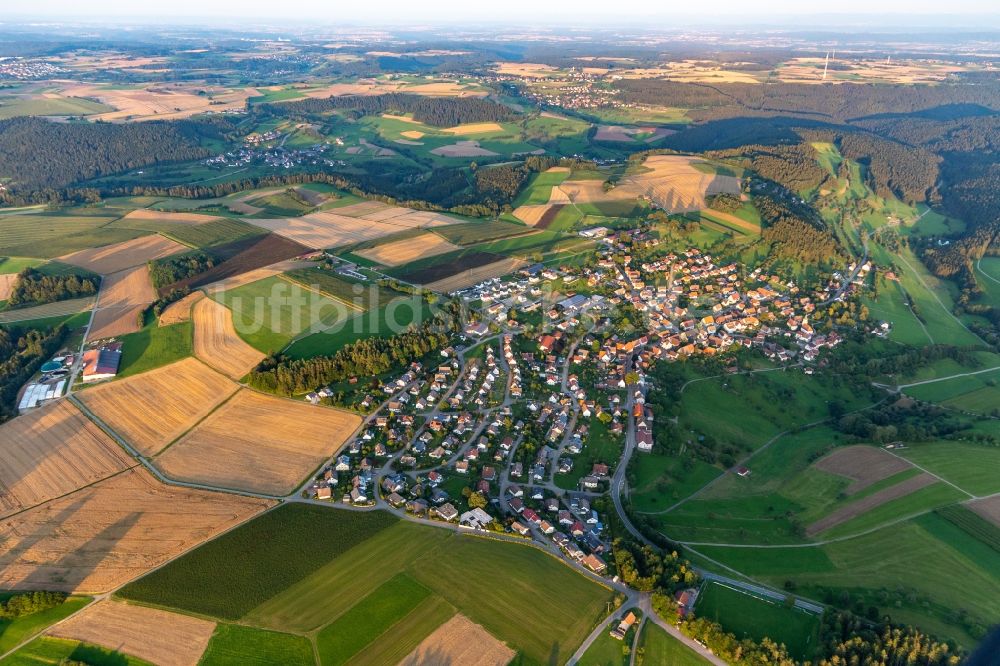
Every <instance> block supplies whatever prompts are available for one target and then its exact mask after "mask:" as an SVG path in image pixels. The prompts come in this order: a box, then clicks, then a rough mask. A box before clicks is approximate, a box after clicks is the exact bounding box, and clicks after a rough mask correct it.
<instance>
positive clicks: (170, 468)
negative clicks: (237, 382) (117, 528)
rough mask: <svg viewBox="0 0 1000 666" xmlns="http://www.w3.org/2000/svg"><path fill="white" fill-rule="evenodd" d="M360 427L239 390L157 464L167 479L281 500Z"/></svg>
mask: <svg viewBox="0 0 1000 666" xmlns="http://www.w3.org/2000/svg"><path fill="white" fill-rule="evenodd" d="M360 423H361V418H360V417H359V416H357V415H355V414H352V413H350V412H345V411H340V410H336V409H329V408H325V407H317V406H314V405H310V404H307V403H304V402H301V401H292V400H286V399H283V398H276V397H274V396H269V395H264V394H260V393H255V392H253V391H249V390H246V389H244V390H242V391H240V392H239V393H237V394H236V395H235V396H233V397H232V398H231V399H230V400H229V401H228V402H226V403H225V404H224V405H222V406H221V407H220V408H219V409H217V410H216V411H215V412H213V413H212V414H211V415H210V416H208V418H206V419H205V420H204V421H202V422H201V423H200V424H198V425H197V426H196V427H195V428H194V429H193V430H192V431H191V432H189V433H188V434H187V435H185V436H184V438H183V439H181V440H180V441H178V442H177V443H176V444H174V445H173V446H171V447H170V448H168V449H167V450H166V451H165V452H164V453H163V454H161V455H160V456H159V457H158V458H157V459H156V465H157V467H159V468H160V470H162V471H163V473H164V474H166V475H167V476H169V477H171V478H173V479H178V480H181V481H189V482H195V483H202V484H207V485H213V486H219V487H223V488H234V489H239V490H246V491H251V492H259V493H267V494H272V495H284V494H286V493H289V492H291V491H292V490H294V489H295V487H296V485H297V484H298V483H299V482H300V481H302V480H303V479H304V478H305V477H306V476H307V475H308V474H309V473H310V472H312V471H313V470H314V469H316V467H317V466H318V465H319V464H320V463H321V462H322V461H323V460H324V459H326V458H327V457H329V456H330V455H332V454H333V452H334V451H336V450H337V449H338V448H340V445H341V444H343V443H344V441H346V440H347V438H348V437H350V436H351V434H352V433H353V432H354V430H355V428H357V427H358V425H359V424H360Z"/></svg>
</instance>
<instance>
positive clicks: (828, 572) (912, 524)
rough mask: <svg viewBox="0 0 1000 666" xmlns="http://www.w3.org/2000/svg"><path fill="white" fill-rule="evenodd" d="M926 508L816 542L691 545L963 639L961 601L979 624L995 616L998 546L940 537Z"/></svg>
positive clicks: (806, 591) (755, 572)
mask: <svg viewBox="0 0 1000 666" xmlns="http://www.w3.org/2000/svg"><path fill="white" fill-rule="evenodd" d="M930 515H933V514H926V515H925V516H921V517H920V518H918V519H916V520H910V521H907V522H905V523H900V524H896V525H892V526H889V527H885V528H882V529H879V530H877V531H875V532H872V533H870V534H866V535H864V536H859V537H855V538H850V539H846V540H843V541H837V542H834V543H830V544H826V545H823V546H814V547H812V546H810V547H804V548H732V547H723V546H711V547H708V546H700V547H698V548H697V550H698V552H700V553H703V554H704V555H706V556H708V557H711V558H713V559H715V560H718V561H719V562H722V563H723V564H725V565H727V566H729V567H732V568H733V569H735V570H737V571H739V572H741V573H743V574H746V575H749V576H754V577H755V578H758V579H760V580H761V581H762V582H765V583H768V584H770V585H773V586H775V587H778V588H780V587H782V586H783V585H784V584H785V582H786V581H789V580H791V581H794V582H795V583H796V584H797V586H798V591H799V592H800V593H801V594H803V595H805V596H809V597H813V598H818V599H821V598H822V597H823V596H824V594H825V593H826V591H831V592H832V594H833V595H834V596H836V595H839V594H841V593H849V594H850V595H851V596H852V597H853V598H857V599H861V600H862V601H863V602H864V603H865V604H866V605H874V606H878V607H879V608H880V610H881V612H884V613H888V614H890V615H891V616H892V617H893V618H894V619H896V620H898V621H901V622H908V623H911V624H914V625H916V626H919V627H921V628H922V629H924V630H925V631H929V632H932V633H937V634H939V635H941V636H949V637H954V638H956V640H958V641H959V642H961V643H963V644H965V645H969V644H970V642H971V639H970V638H969V636H968V635H967V634H966V633H965V630H964V629H963V628H962V627H961V626H960V625H958V624H956V622H955V618H954V613H953V611H954V609H955V608H964V609H966V610H967V611H968V612H969V614H970V616H971V617H972V618H975V619H976V620H977V621H979V622H980V623H982V624H984V625H989V624H991V623H992V622H994V621H995V618H996V617H997V616H998V615H1000V553H996V552H995V551H991V552H993V555H988V554H987V553H985V551H984V550H983V549H981V548H977V549H976V550H975V552H974V553H973V551H972V550H970V549H969V548H968V546H967V542H968V541H971V540H972V537H970V536H967V535H966V536H964V537H962V538H961V540H958V541H950V540H943V539H942V538H940V536H939V535H944V532H941V531H939V530H938V529H937V527H938V526H934V527H932V529H928V528H927V527H925V525H926V521H928V520H933V519H928V518H927V516H930ZM951 534H954V533H953V532H952V533H951ZM952 538H954V537H952ZM970 555H971V556H970ZM987 558H988V559H987Z"/></svg>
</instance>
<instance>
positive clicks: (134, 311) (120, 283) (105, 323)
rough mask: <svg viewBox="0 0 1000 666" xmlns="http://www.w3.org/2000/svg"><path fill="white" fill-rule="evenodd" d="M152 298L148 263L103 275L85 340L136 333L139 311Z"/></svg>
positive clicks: (153, 293)
mask: <svg viewBox="0 0 1000 666" xmlns="http://www.w3.org/2000/svg"><path fill="white" fill-rule="evenodd" d="M154 300H156V292H155V291H154V290H153V284H152V283H151V282H150V280H149V266H148V265H147V264H143V265H141V266H136V267H135V268H128V269H126V270H123V271H120V272H118V273H112V274H111V275H108V276H105V278H104V281H103V282H102V284H101V292H100V294H98V300H97V310H96V312H95V313H94V320H93V323H92V324H91V327H90V334H89V335H88V336H87V340H103V339H105V338H115V337H118V336H121V335H127V334H129V333H135V332H136V331H138V330H139V329H140V328H141V326H140V325H139V313H141V312H142V311H143V310H144V309H145V308H146V306H148V305H149V304H150V303H152V302H153V301H154Z"/></svg>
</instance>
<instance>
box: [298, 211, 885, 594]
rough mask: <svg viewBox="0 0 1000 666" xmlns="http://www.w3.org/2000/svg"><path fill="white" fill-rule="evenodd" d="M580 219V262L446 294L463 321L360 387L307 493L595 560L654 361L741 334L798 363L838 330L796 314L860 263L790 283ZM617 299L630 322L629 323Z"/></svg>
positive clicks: (599, 570) (831, 294) (646, 418)
mask: <svg viewBox="0 0 1000 666" xmlns="http://www.w3.org/2000/svg"><path fill="white" fill-rule="evenodd" d="M582 233H583V235H585V236H586V237H589V238H595V239H600V240H601V242H602V243H603V250H602V252H601V256H600V258H599V260H598V261H597V262H596V264H595V265H593V266H590V267H586V268H567V267H563V268H558V269H557V268H553V267H546V266H544V265H541V264H536V265H533V266H528V267H525V268H523V269H521V270H520V271H518V272H517V273H515V274H513V275H510V276H507V277H506V278H495V279H492V280H488V281H486V282H484V283H481V284H478V285H476V286H474V287H470V288H468V289H465V290H463V291H461V292H458V294H457V295H459V296H460V297H461V298H462V299H463V300H464V301H465V303H466V304H467V305H469V307H470V310H471V312H472V313H473V318H472V320H471V321H469V322H468V324H467V325H466V326H465V329H464V331H463V333H462V335H460V336H458V338H457V339H456V340H455V342H454V345H453V346H450V347H448V348H445V349H443V350H441V352H440V356H439V357H437V358H435V359H434V360H433V361H432V362H424V363H421V362H414V363H412V364H411V365H410V366H409V367H408V368H407V369H406V371H405V372H403V373H402V374H400V375H398V376H397V377H394V378H392V379H390V380H389V381H386V382H385V383H384V384H383V385H382V386H381V387H380V390H379V391H373V392H370V393H368V394H365V395H364V397H363V399H362V400H361V401H360V403H359V404H358V407H359V408H360V409H362V410H364V411H366V412H367V413H368V416H367V418H366V420H365V422H364V424H363V426H362V428H361V429H360V431H359V433H358V435H357V436H356V437H355V438H354V439H352V440H350V441H349V442H348V443H347V445H346V446H345V448H344V449H343V451H342V452H340V453H339V454H338V455H337V456H336V457H335V458H334V459H333V460H332V461H331V462H330V464H329V465H327V466H325V467H324V468H323V469H322V470H321V472H320V473H319V474H318V475H317V476H316V478H315V479H314V480H313V481H312V482H311V483H310V485H308V486H307V488H306V489H305V494H306V495H307V496H309V497H312V498H313V499H314V500H317V501H334V502H336V501H340V502H343V503H345V504H349V505H354V506H358V507H366V506H374V505H376V504H381V505H388V506H389V507H391V508H392V509H394V510H396V511H397V512H406V513H408V514H410V515H411V516H415V517H419V518H423V519H427V520H437V521H445V522H452V523H455V524H456V528H457V529H462V528H464V529H470V530H479V531H483V532H495V533H504V534H507V535H518V536H521V537H524V538H525V539H533V540H535V541H536V542H538V543H540V544H544V546H545V547H546V548H548V549H550V550H551V551H552V552H553V553H558V554H559V555H560V556H562V557H564V558H566V559H568V560H572V561H575V562H576V563H578V564H580V565H582V566H584V567H586V568H588V569H589V570H591V571H592V572H594V573H595V574H598V575H600V574H603V573H604V572H605V570H606V568H607V565H606V562H605V559H604V553H606V552H608V550H609V548H610V543H609V537H608V534H607V530H606V529H605V524H604V516H602V515H601V513H600V511H599V510H598V508H597V507H595V504H598V505H601V506H604V505H603V503H602V501H601V500H602V496H604V495H605V494H606V492H607V491H608V490H609V489H611V488H612V487H613V486H614V484H616V483H621V480H622V478H623V477H624V470H625V467H626V465H627V462H628V459H629V456H631V454H632V453H633V452H638V454H639V455H642V454H643V453H649V452H651V451H653V448H654V446H655V438H654V434H653V433H654V431H653V423H654V420H655V418H656V414H654V412H653V410H652V408H651V407H650V406H649V405H647V404H646V400H645V396H646V392H647V390H648V389H649V387H650V379H649V377H648V376H647V375H648V371H649V370H650V368H651V365H652V364H653V363H654V362H655V361H657V360H664V361H667V362H669V361H674V360H677V359H682V358H684V357H688V356H693V355H706V356H712V355H722V354H726V353H729V352H731V351H733V350H735V349H738V348H741V347H743V348H755V349H757V350H759V351H760V352H761V353H762V354H764V355H765V356H767V357H768V358H769V359H771V360H772V361H773V362H775V363H778V364H788V365H791V364H796V365H801V366H802V367H803V370H804V371H805V372H806V373H811V371H812V367H813V366H814V364H815V363H817V362H821V360H822V359H821V356H820V354H821V351H822V350H823V349H824V348H830V347H834V346H836V345H837V344H839V342H840V341H841V338H840V336H838V334H837V333H836V332H835V331H832V330H831V331H828V332H825V333H821V332H819V331H818V330H817V329H816V328H814V326H813V325H812V324H811V323H810V316H811V315H812V314H813V313H814V312H815V310H816V309H817V307H820V306H821V305H823V304H825V303H828V302H832V301H835V300H842V299H844V298H845V297H846V296H847V295H848V294H850V293H851V291H852V290H854V289H856V288H859V287H860V286H861V285H863V283H864V281H865V279H866V278H867V276H868V274H869V272H870V271H871V270H872V266H871V264H869V263H865V264H863V265H851V266H848V267H847V268H846V270H845V271H844V272H843V273H839V272H838V273H835V274H834V275H833V276H832V277H831V279H830V281H829V282H828V283H827V284H826V285H825V286H823V287H822V288H821V289H819V290H818V291H816V292H815V293H804V292H803V291H802V290H800V289H799V287H797V286H796V284H794V283H793V282H789V281H782V280H780V279H779V278H778V277H777V276H774V275H770V274H768V273H767V272H765V271H762V270H760V269H757V270H753V271H751V272H749V273H747V274H743V272H742V271H741V269H740V267H739V266H738V265H737V264H734V263H729V264H725V265H719V264H717V263H716V261H715V260H714V259H713V257H712V256H711V255H710V254H706V253H704V252H702V251H700V250H698V249H696V248H690V249H688V250H686V251H684V252H682V253H677V254H675V253H670V254H666V255H661V256H660V257H659V258H657V259H655V260H650V261H638V260H636V259H634V258H633V257H632V255H631V249H632V248H633V247H634V245H633V244H634V243H637V242H648V240H649V239H648V238H646V237H645V236H643V235H642V234H641V232H639V233H636V232H633V233H629V232H612V231H611V230H609V229H606V228H595V229H587V230H584V231H583V232H582ZM623 310H630V311H631V312H632V313H633V318H635V319H636V321H634V322H631V324H632V326H631V327H630V328H629V329H627V330H626V328H625V327H624V326H622V319H621V317H620V313H621V312H622V311H623ZM636 313H638V314H636ZM331 394H332V391H331V389H329V388H324V389H320V390H319V391H317V392H315V393H311V394H309V395H308V396H307V399H308V400H310V401H313V402H319V401H321V400H323V399H324V398H326V397H329V396H330V395H331ZM734 472H735V473H737V474H740V475H747V474H749V470H745V469H739V470H734ZM613 494H614V493H613ZM459 500H461V501H459ZM456 505H461V506H465V505H467V506H468V507H470V508H469V510H468V511H464V512H462V511H460V510H459V509H458V508H456Z"/></svg>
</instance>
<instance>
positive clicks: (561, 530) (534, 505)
mask: <svg viewBox="0 0 1000 666" xmlns="http://www.w3.org/2000/svg"><path fill="white" fill-rule="evenodd" d="M505 499H506V502H507V506H508V508H509V510H510V512H511V514H512V515H513V516H514V521H513V522H512V523H511V529H512V530H513V531H514V532H516V533H518V534H520V535H522V536H529V535H530V534H532V533H533V532H537V533H538V534H539V535H541V536H542V537H544V538H547V539H548V540H550V541H551V542H552V543H554V544H555V545H556V546H558V547H559V548H560V550H562V551H563V552H564V553H565V554H566V555H567V557H569V558H570V559H572V560H574V561H576V562H579V563H581V564H582V565H583V566H585V567H587V568H588V569H590V570H591V571H593V572H594V573H597V574H602V573H604V572H605V571H606V570H607V563H606V562H605V561H604V559H603V557H602V554H603V553H605V552H607V550H608V544H607V542H606V541H605V539H604V537H603V532H604V525H603V524H602V523H601V521H600V517H599V516H598V513H597V511H594V510H593V509H592V508H591V505H590V500H589V499H588V498H587V497H586V496H583V495H570V496H569V497H568V498H567V497H566V496H565V495H564V496H562V497H561V498H559V497H555V496H554V495H551V494H550V493H547V492H546V491H545V490H544V489H543V488H540V487H535V488H531V489H530V490H529V491H527V492H525V490H524V489H523V488H522V487H521V486H518V485H514V484H511V485H509V486H507V490H506V492H505Z"/></svg>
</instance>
